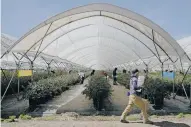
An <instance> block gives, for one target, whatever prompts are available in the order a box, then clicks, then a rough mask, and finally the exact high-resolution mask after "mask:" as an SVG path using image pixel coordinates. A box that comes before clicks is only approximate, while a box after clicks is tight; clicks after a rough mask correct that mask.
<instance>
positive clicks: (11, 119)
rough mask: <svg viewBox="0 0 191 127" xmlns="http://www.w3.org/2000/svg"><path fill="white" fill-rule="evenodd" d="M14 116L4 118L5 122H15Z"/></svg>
mask: <svg viewBox="0 0 191 127" xmlns="http://www.w3.org/2000/svg"><path fill="white" fill-rule="evenodd" d="M15 119H16V116H9V118H8V119H4V121H5V122H15Z"/></svg>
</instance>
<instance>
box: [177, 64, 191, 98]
mask: <svg viewBox="0 0 191 127" xmlns="http://www.w3.org/2000/svg"><path fill="white" fill-rule="evenodd" d="M190 67H191V66H189V67H188V69H187V71H186V73H185V74H184V77H183V79H182V82H181V85H182V88H183V90H184V93H185V95H186V98H187V99H188V100H189V98H188V95H187V93H186V90H185V88H184V79H185V78H186V75H187V74H188V71H189V69H190ZM178 90H179V89H178ZM178 90H177V91H176V93H177V92H178ZM175 97H176V94H175V95H174V98H175Z"/></svg>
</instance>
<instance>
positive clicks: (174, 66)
mask: <svg viewBox="0 0 191 127" xmlns="http://www.w3.org/2000/svg"><path fill="white" fill-rule="evenodd" d="M173 70H174V80H173V86H172V92H173V95H172V96H173V99H175V98H174V88H175V79H176V75H175V72H176V71H175V65H173Z"/></svg>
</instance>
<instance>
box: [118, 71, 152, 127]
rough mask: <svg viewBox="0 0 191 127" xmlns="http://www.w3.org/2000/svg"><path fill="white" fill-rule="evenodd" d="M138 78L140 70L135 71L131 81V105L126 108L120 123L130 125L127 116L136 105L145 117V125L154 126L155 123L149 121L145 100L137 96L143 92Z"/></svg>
mask: <svg viewBox="0 0 191 127" xmlns="http://www.w3.org/2000/svg"><path fill="white" fill-rule="evenodd" d="M138 76H139V70H138V69H135V70H133V71H132V75H131V79H130V92H129V93H128V95H129V103H128V106H127V107H126V108H125V110H124V112H123V113H122V115H121V119H120V121H121V122H122V123H129V121H127V120H126V116H127V114H128V113H129V112H130V111H131V109H132V107H133V105H134V104H135V105H136V106H137V107H138V108H140V109H141V114H142V115H143V123H145V124H152V123H153V122H152V121H150V120H149V119H148V114H147V104H146V103H145V101H144V99H143V98H141V97H139V96H138V95H137V92H138V93H139V92H141V88H139V87H138Z"/></svg>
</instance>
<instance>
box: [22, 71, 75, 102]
mask: <svg viewBox="0 0 191 127" xmlns="http://www.w3.org/2000/svg"><path fill="white" fill-rule="evenodd" d="M77 82H79V76H78V75H77V74H68V75H61V76H57V77H49V78H47V79H42V80H39V81H37V82H34V83H30V85H29V86H28V87H27V89H26V90H25V92H24V93H25V94H24V98H26V99H28V98H29V99H33V100H39V99H40V98H41V99H42V98H43V99H49V98H51V97H54V96H56V95H59V94H61V93H62V92H63V91H65V90H67V89H68V86H69V85H74V84H75V83H77ZM43 99H42V100H41V101H42V102H43ZM44 101H45V100H44Z"/></svg>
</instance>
